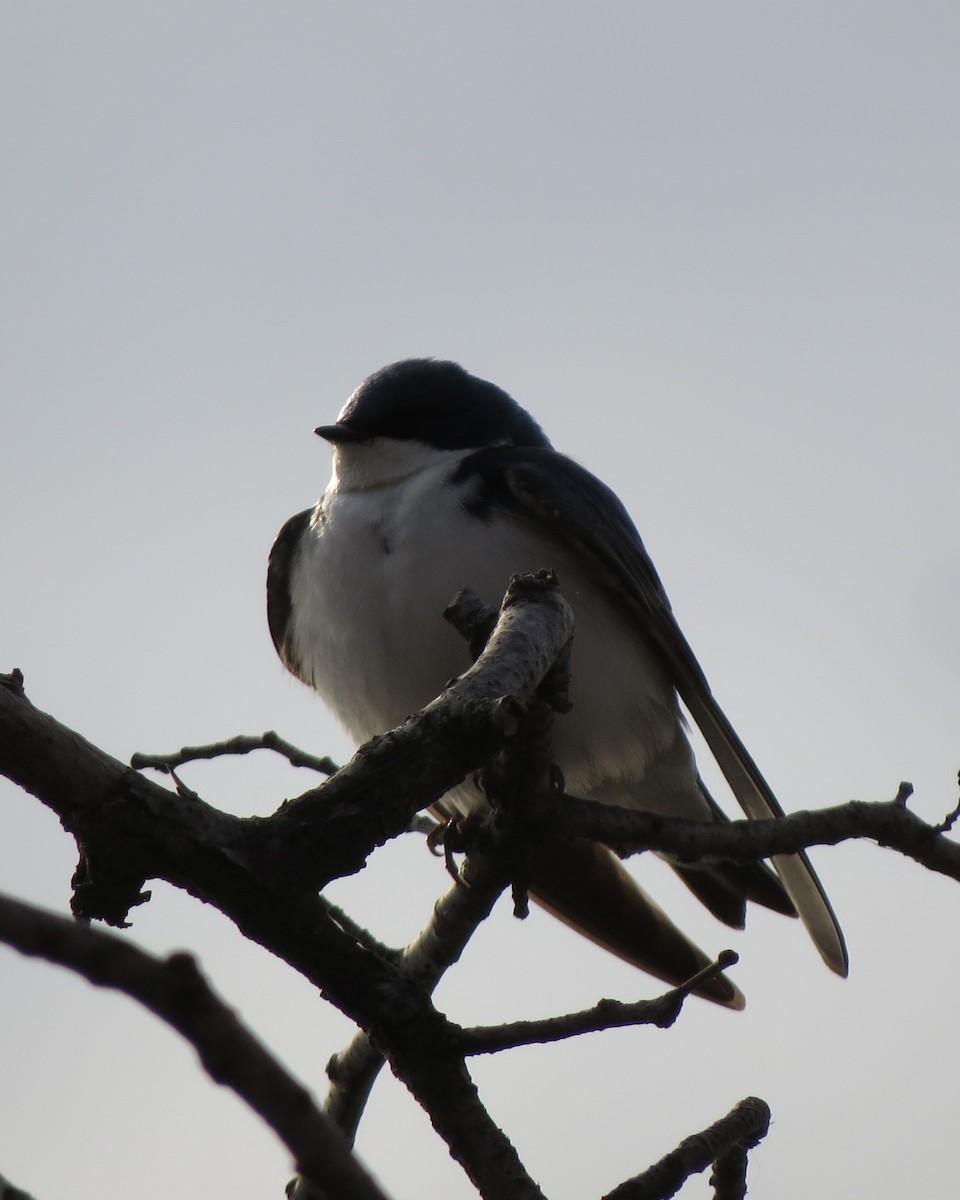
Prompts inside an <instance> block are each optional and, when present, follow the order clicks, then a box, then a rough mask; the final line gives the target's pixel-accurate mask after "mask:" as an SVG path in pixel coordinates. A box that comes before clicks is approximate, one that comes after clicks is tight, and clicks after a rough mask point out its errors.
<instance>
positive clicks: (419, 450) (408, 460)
mask: <svg viewBox="0 0 960 1200" xmlns="http://www.w3.org/2000/svg"><path fill="white" fill-rule="evenodd" d="M471 453H473V451H471V450H438V449H437V447H436V446H428V445H427V443H426V442H417V441H407V440H403V441H401V440H400V439H398V438H371V439H370V440H369V441H368V442H347V443H344V444H343V445H340V446H334V448H333V475H332V476H331V479H330V485H329V487H328V488H327V493H328V494H330V493H331V492H337V493H342V492H364V491H369V490H370V489H372V488H382V487H390V486H391V485H393V484H396V483H400V482H401V481H402V480H404V479H409V478H410V477H411V476H412V475H417V474H419V473H420V472H421V471H423V470H424V469H425V468H427V467H431V468H434V467H438V466H445V465H449V467H450V469H451V470H452V469H453V468H454V467H455V466H456V465H457V464H458V463H459V462H460V461H461V459H463V458H464V457H465V456H466V455H467V454H471Z"/></svg>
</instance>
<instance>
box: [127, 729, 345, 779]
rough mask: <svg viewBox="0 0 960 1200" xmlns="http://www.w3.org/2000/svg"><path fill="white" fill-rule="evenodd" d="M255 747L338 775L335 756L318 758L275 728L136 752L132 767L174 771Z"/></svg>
mask: <svg viewBox="0 0 960 1200" xmlns="http://www.w3.org/2000/svg"><path fill="white" fill-rule="evenodd" d="M254 750H273V751H274V752H275V753H276V754H281V755H282V756H283V757H284V758H285V759H286V760H287V762H289V763H290V765H291V766H292V767H306V768H307V769H308V770H310V771H319V772H320V774H321V775H335V774H336V773H337V771H339V769H340V768H339V767H338V766H337V764H336V763H335V762H334V761H333V759H332V758H326V757H324V758H318V757H317V756H316V755H315V754H310V753H309V751H307V750H301V749H300V748H299V747H298V746H294V745H293V744H292V742H288V741H286V740H285V739H284V738H282V737H280V735H279V734H278V733H274V731H273V730H272V729H268V730H267V732H266V733H261V734H242V733H239V734H237V736H236V737H232V738H227V739H226V740H225V741H222V742H210V743H209V744H208V745H205V746H183V747H182V748H181V749H179V750H177V751H175V752H174V753H173V754H134V755H133V756H132V757H131V759H130V766H131V767H133V768H134V770H136V771H143V770H147V769H149V770H153V771H163V772H164V773H165V774H172V772H173V770H174V769H175V768H177V767H182V766H183V765H184V763H190V762H197V761H198V760H199V759H207V758H221V757H223V756H224V755H228V754H250V753H251V752H252V751H254Z"/></svg>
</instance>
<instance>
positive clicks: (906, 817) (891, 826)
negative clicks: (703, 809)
mask: <svg viewBox="0 0 960 1200" xmlns="http://www.w3.org/2000/svg"><path fill="white" fill-rule="evenodd" d="M906 786H909V785H906ZM901 787H903V785H901ZM555 819H556V828H555V832H557V833H560V834H562V835H563V836H564V837H571V838H573V837H585V838H594V839H596V840H597V841H601V842H605V843H607V844H608V845H611V846H615V847H616V848H617V849H618V850H619V851H621V852H624V853H638V852H642V851H644V850H656V851H658V852H661V853H665V854H671V855H675V856H676V857H677V858H680V859H683V860H685V861H690V862H715V861H718V860H722V859H726V860H728V861H730V860H732V861H737V862H749V861H753V860H755V859H760V858H770V857H771V856H773V855H775V854H793V853H796V852H797V851H798V850H803V849H806V848H808V847H810V846H834V845H837V844H838V843H839V842H844V841H850V840H851V839H854V838H871V839H873V840H874V841H876V842H877V843H878V844H879V845H881V846H884V847H887V848H889V849H892V850H897V851H899V853H901V854H903V855H905V856H906V857H907V858H912V859H913V860H914V861H915V862H917V863H919V864H920V865H921V866H924V867H926V868H927V869H928V870H931V871H936V872H937V873H938V874H941V875H947V876H949V877H950V878H951V879H956V880H958V881H960V843H957V842H954V841H951V840H950V839H949V838H948V837H946V836H945V835H944V829H945V828H949V827H950V824H951V823H952V822H951V820H950V818H948V819H947V821H946V822H940V823H939V824H937V825H930V824H928V823H927V822H926V821H924V820H923V819H922V818H921V817H918V816H917V815H916V814H915V813H913V812H911V811H910V809H909V808H907V807H906V804H905V803H904V801H903V799H902V793H898V796H897V798H895V799H894V800H886V801H875V802H868V801H864V800H850V801H848V802H847V803H846V804H838V805H835V806H834V807H832V808H821V809H817V810H815V811H807V812H797V813H788V814H787V815H786V816H784V817H777V818H776V820H770V821H748V820H740V821H729V822H723V823H721V822H715V821H684V820H679V819H677V818H672V817H671V818H667V817H658V816H656V815H654V814H652V813H645V812H640V811H638V810H636V809H626V808H616V807H614V806H613V805H608V804H598V803H596V802H594V801H591V800H580V799H578V798H577V797H575V796H570V795H567V796H565V797H564V801H563V803H562V804H561V805H559V806H558V809H557V813H556V818H555Z"/></svg>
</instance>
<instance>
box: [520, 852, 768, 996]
mask: <svg viewBox="0 0 960 1200" xmlns="http://www.w3.org/2000/svg"><path fill="white" fill-rule="evenodd" d="M528 866H529V884H530V896H531V898H532V899H534V900H536V902H537V903H538V904H539V905H541V906H542V907H543V908H545V909H547V911H548V912H551V913H553V915H554V916H556V917H559V918H560V920H561V921H564V922H566V924H568V925H570V926H572V927H573V928H574V929H576V930H577V931H578V932H579V933H582V934H584V935H585V936H586V937H588V938H590V939H591V941H594V942H596V943H597V944H598V945H599V946H602V947H603V948H604V949H605V950H609V951H610V952H611V953H613V954H616V955H617V956H618V957H619V958H622V959H624V960H625V961H626V962H628V963H632V964H633V966H635V967H639V968H640V969H641V970H643V971H647V972H648V973H649V974H650V975H653V976H655V977H656V978H657V979H662V980H663V981H664V982H665V983H669V984H672V985H673V986H677V985H679V984H681V983H685V982H686V981H687V980H688V979H689V978H690V977H691V976H692V975H695V974H696V973H697V972H698V971H702V970H703V968H704V967H706V966H708V965H709V963H710V962H711V961H712V960H711V959H709V958H708V957H707V955H706V954H704V953H703V951H702V950H700V949H699V947H697V946H695V945H694V943H693V942H691V941H690V939H689V938H688V937H687V936H686V935H685V934H684V933H682V932H681V930H679V929H678V928H677V926H676V925H674V923H673V922H672V921H671V920H670V918H669V917H668V916H667V915H666V913H665V912H664V911H663V910H662V909H661V908H660V907H659V905H657V904H656V903H655V902H654V901H653V900H651V898H650V897H649V896H648V895H647V894H646V892H644V891H643V889H642V888H641V887H640V885H639V884H638V883H637V882H636V880H635V879H634V878H633V876H632V875H631V874H630V873H629V872H628V871H627V869H626V868H625V867H624V866H623V864H622V863H621V862H620V860H619V859H618V858H617V857H616V856H615V855H614V854H612V853H611V851H609V850H608V849H607V848H606V847H605V846H601V845H598V844H597V843H596V842H587V841H556V842H549V843H546V844H544V845H542V846H539V847H538V848H537V849H536V850H535V851H534V852H533V853H532V855H531V857H530V861H529V864H528ZM696 994H697V995H698V996H703V997H704V999H707V1000H712V1001H714V1003H716V1004H723V1005H725V1006H726V1007H727V1008H743V1006H744V1003H745V1001H744V998H743V993H742V992H741V991H740V990H739V988H737V987H736V986H735V985H734V984H732V983H731V982H730V981H729V980H728V979H727V978H726V977H725V976H718V977H717V978H715V979H712V980H710V981H709V982H707V983H704V984H702V985H701V986H700V987H698V988H697V989H696Z"/></svg>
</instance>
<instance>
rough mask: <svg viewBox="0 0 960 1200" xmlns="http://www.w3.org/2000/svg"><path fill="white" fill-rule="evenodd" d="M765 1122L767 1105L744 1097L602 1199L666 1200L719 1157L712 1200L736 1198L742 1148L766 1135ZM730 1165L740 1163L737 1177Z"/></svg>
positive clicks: (742, 1180) (742, 1185) (741, 1180)
mask: <svg viewBox="0 0 960 1200" xmlns="http://www.w3.org/2000/svg"><path fill="white" fill-rule="evenodd" d="M769 1124H770V1109H769V1108H768V1107H767V1105H766V1104H765V1103H764V1102H763V1100H758V1099H757V1098H756V1097H755V1096H748V1097H747V1099H746V1100H741V1101H740V1103H739V1104H738V1105H736V1107H735V1108H733V1109H731V1111H730V1112H729V1113H727V1115H726V1116H725V1117H721V1118H720V1120H719V1121H715V1122H714V1124H713V1125H711V1126H709V1127H708V1128H707V1129H704V1130H702V1131H701V1132H700V1133H694V1134H692V1135H691V1136H690V1137H688V1138H684V1139H683V1141H682V1142H681V1143H680V1145H679V1146H678V1147H677V1148H676V1150H671V1151H670V1153H669V1154H667V1155H665V1156H664V1157H663V1158H661V1159H660V1161H659V1162H658V1163H655V1164H654V1165H653V1166H652V1167H649V1168H648V1169H647V1170H646V1171H644V1172H643V1173H642V1174H640V1175H635V1176H634V1177H633V1178H632V1179H628V1180H627V1181H626V1182H625V1183H621V1184H620V1185H619V1187H615V1188H614V1189H613V1191H612V1192H608V1193H607V1194H606V1196H604V1197H603V1200H668V1198H669V1197H670V1196H674V1195H676V1193H677V1192H678V1191H679V1189H680V1187H681V1186H682V1185H683V1184H684V1183H685V1182H686V1180H687V1179H689V1178H690V1176H691V1175H696V1174H698V1173H699V1172H701V1171H705V1170H706V1169H707V1167H709V1166H710V1165H711V1163H718V1164H720V1163H721V1161H722V1167H720V1168H719V1169H718V1171H717V1172H715V1174H714V1176H713V1178H712V1179H711V1183H713V1184H714V1187H715V1192H714V1195H715V1200H739V1198H740V1197H742V1196H743V1195H744V1194H745V1192H746V1152H747V1150H750V1149H752V1148H753V1147H754V1146H756V1145H757V1143H758V1142H759V1141H760V1140H761V1139H762V1138H763V1137H764V1136H765V1135H766V1132H767V1128H768V1126H769ZM734 1163H736V1164H740V1163H742V1168H743V1169H742V1171H741V1172H740V1174H739V1177H738V1176H737V1169H738V1168H737V1166H735V1165H733V1164H734ZM738 1187H739V1191H738V1190H736V1189H737V1188H738ZM721 1188H723V1189H724V1190H723V1191H721V1190H720V1189H721Z"/></svg>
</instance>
